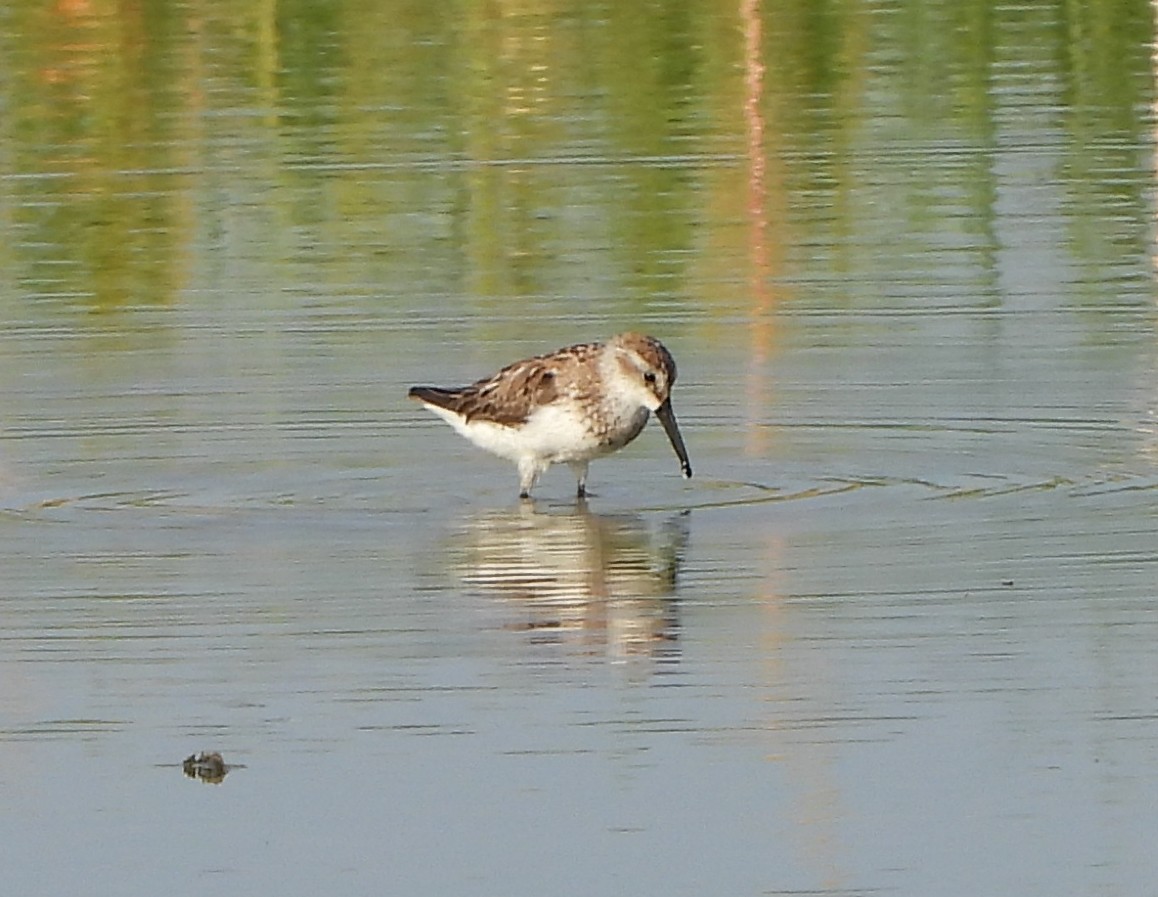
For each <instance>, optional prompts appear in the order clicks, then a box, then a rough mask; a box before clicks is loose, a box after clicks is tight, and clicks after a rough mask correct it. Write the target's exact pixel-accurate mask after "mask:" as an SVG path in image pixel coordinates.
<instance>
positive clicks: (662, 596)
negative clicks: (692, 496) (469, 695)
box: [459, 502, 689, 661]
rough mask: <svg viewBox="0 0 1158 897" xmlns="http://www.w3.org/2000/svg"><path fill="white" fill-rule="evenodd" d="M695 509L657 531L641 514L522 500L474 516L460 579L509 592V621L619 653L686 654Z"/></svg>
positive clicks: (586, 647)
mask: <svg viewBox="0 0 1158 897" xmlns="http://www.w3.org/2000/svg"><path fill="white" fill-rule="evenodd" d="M688 513H689V512H687V511H683V512H680V513H678V514H675V515H674V516H672V517H671V518H669V519H667V520H666V521H664V522H663V523H662V524H661V525H660V526H659V527H658V531H657V532H655V533H653V532H652V529H651V528H650V527H649V526H648V525H647V524H646V523H645V522H644V520H643V519H642V518H640V517H638V516H635V515H613V516H609V515H602V514H593V513H591V511H590V510H588V508H587V505H586V503H585V502H580V503H579V504H578V505H577V506H575V507H572V508H570V509H569V510H568V511H566V512H541V511H539V510H537V509H536V508H535V507H534V506H533V505H529V504H524V505H523V506H521V507H519V508H518V509H517V510H513V511H506V512H490V513H486V514H482V515H480V516H478V517H474V518H472V519H471V520H469V521H467V524H466V531H465V532H464V533H463V537H462V541H461V543H460V544H461V546H462V554H461V557H460V560H459V567H460V573H461V576H462V578H463V581H464V582H465V583H466V584H467V585H468V586H471V587H473V588H476V589H478V590H479V591H481V592H483V593H485V594H488V595H496V596H499V597H502V598H504V599H507V601H508V602H509V604H510V606H512V607H514V608H516V609H517V612H518V617H519V619H518V621H517V622H512V623H510V624H509V625H508V628H510V629H514V630H520V631H525V632H529V633H531V634H532V635H533V636H534V639H535V641H536V642H537V643H543V642H552V643H559V644H565V645H568V646H570V647H573V648H576V649H578V650H579V651H581V652H582V653H585V654H597V653H602V654H605V655H606V656H608V657H609V658H610V659H613V660H625V659H627V658H629V657H633V656H644V657H651V658H654V659H656V660H665V661H671V660H675V659H677V658H678V656H679V651H678V633H679V618H678V613H677V611H678V605H677V602H676V599H675V589H676V578H677V575H678V574H679V570H680V567H681V566H682V564H683V561H684V554H685V549H686V546H687V541H688Z"/></svg>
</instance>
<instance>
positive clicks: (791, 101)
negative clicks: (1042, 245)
mask: <svg viewBox="0 0 1158 897" xmlns="http://www.w3.org/2000/svg"><path fill="white" fill-rule="evenodd" d="M4 24H5V28H4V34H5V37H4V38H2V49H3V53H2V54H0V76H2V77H3V79H4V83H6V84H9V85H11V89H10V91H9V92H8V93H9V99H8V104H9V105H8V108H7V109H6V114H5V116H4V118H3V121H2V122H0V152H2V155H3V158H4V160H5V169H6V172H7V175H8V176H7V177H6V178H5V179H4V185H3V191H4V194H5V205H6V206H7V209H8V211H7V212H6V217H5V219H4V224H3V227H4V229H5V231H6V233H5V237H6V239H5V240H4V241H3V243H4V247H5V248H4V249H3V250H0V251H3V253H4V255H5V260H6V265H5V268H6V269H7V270H9V271H10V272H13V274H12V276H13V281H12V284H11V286H12V287H13V291H14V293H15V294H17V295H19V296H21V297H29V296H31V297H38V298H57V299H60V298H63V299H64V300H66V301H67V302H69V303H73V302H79V303H81V304H82V305H84V306H85V307H87V308H88V309H89V310H108V309H113V308H133V307H140V306H149V305H155V304H167V303H172V302H174V301H175V298H176V297H178V296H180V295H181V294H182V293H183V291H186V290H189V289H193V290H197V291H211V292H212V291H229V290H244V289H246V288H248V289H250V290H251V291H252V292H253V293H255V294H257V295H258V296H268V297H269V298H268V299H259V300H258V301H263V302H265V301H269V302H275V301H278V297H279V296H280V295H281V291H282V290H283V289H285V288H292V289H294V290H305V291H306V292H310V293H315V294H319V295H332V294H334V293H335V292H339V293H340V292H347V293H353V294H362V295H367V296H369V295H372V294H374V293H375V292H377V293H384V294H388V295H393V296H395V297H398V298H399V301H396V302H393V304H391V303H386V305H385V306H384V311H383V313H387V314H388V313H390V312H391V310H392V309H393V310H398V311H412V310H413V305H409V306H407V305H406V303H405V300H404V299H402V298H401V297H405V296H418V297H421V298H420V300H419V301H420V303H421V305H422V307H423V308H424V309H425V310H427V311H428V312H429V313H431V314H435V315H446V316H451V317H457V318H466V317H472V318H473V317H476V316H481V317H478V320H479V322H480V323H478V324H477V325H475V326H477V327H479V328H480V330H481V331H482V333H483V335H485V332H486V329H487V328H488V327H493V326H500V327H504V328H509V326H510V324H509V319H510V317H511V316H515V317H517V318H519V319H520V323H521V324H525V325H526V326H527V327H529V328H531V330H532V331H534V330H535V329H537V328H539V326H540V324H539V322H540V321H548V322H549V321H550V320H551V318H552V316H557V315H559V314H574V313H580V314H586V315H590V316H591V317H594V318H599V319H611V321H612V322H613V326H612V327H611V328H608V329H609V330H610V329H614V326H615V325H617V324H618V322H619V321H629V320H634V319H638V318H645V319H646V318H647V317H649V316H654V317H663V318H665V319H671V318H673V316H674V317H675V318H676V319H678V318H679V316H680V315H679V314H678V313H683V314H688V315H691V314H694V312H695V310H696V309H697V308H701V307H702V308H705V309H710V310H716V311H718V312H719V313H720V314H723V315H734V314H736V313H740V314H744V315H749V316H753V317H755V318H757V319H761V318H764V317H766V316H767V315H769V314H770V313H771V310H772V309H773V308H774V307H775V306H776V305H777V304H779V303H782V302H784V301H787V300H789V299H791V298H793V296H794V295H796V293H797V291H796V290H795V289H790V288H789V287H788V286H786V284H788V283H796V282H800V281H801V280H806V279H812V280H814V281H815V283H816V286H815V287H814V292H816V294H817V296H818V297H819V298H820V299H821V300H822V301H827V302H835V303H841V304H843V303H848V302H858V303H865V302H868V303H870V304H871V303H874V302H878V303H894V302H895V301H897V298H898V296H899V297H901V300H902V301H905V300H906V298H908V297H911V298H913V299H914V300H915V299H916V298H917V297H928V296H929V295H931V294H932V295H934V296H935V295H945V294H965V295H969V296H973V297H975V298H976V299H977V301H982V302H985V303H989V304H992V305H997V304H1000V303H1001V301H1002V293H1003V291H1004V290H1007V289H1008V288H1009V286H1008V278H1006V279H1004V280H1003V278H1002V277H1001V276H999V268H1000V266H1001V264H1002V262H1001V260H1000V255H1001V251H1002V249H1003V248H1006V249H1009V248H1010V247H1013V248H1017V241H1016V239H1014V238H1011V237H1010V235H1009V234H1010V231H1011V229H1012V230H1014V231H1016V230H1017V229H1018V227H1019V222H1018V220H1017V215H1012V216H1011V213H1010V210H1007V209H1006V210H1003V209H1002V208H1001V206H1000V203H999V201H998V195H999V193H1000V192H1001V191H1002V190H1003V189H1004V188H1006V187H1008V186H1009V185H1010V184H1013V186H1014V187H1015V188H1019V187H1020V188H1025V190H1026V191H1027V192H1026V193H1025V195H1026V196H1027V197H1028V199H1029V204H1028V206H1026V205H1021V206H1020V207H1019V208H1018V209H1017V210H1016V211H1017V214H1025V213H1026V212H1027V211H1028V212H1029V213H1034V212H1035V207H1034V205H1033V200H1034V197H1035V196H1037V195H1043V196H1044V194H1036V193H1034V191H1033V190H1032V189H1031V188H1033V186H1034V185H1035V184H1036V183H1038V182H1044V183H1045V184H1046V185H1047V186H1050V185H1060V186H1059V187H1058V189H1057V191H1056V193H1054V194H1051V195H1049V196H1046V197H1045V198H1044V199H1043V203H1044V205H1042V207H1041V214H1043V215H1046V214H1053V210H1054V208H1056V205H1057V204H1058V203H1060V204H1061V208H1060V210H1059V211H1060V215H1061V220H1062V228H1063V233H1062V234H1061V235H1060V237H1061V239H1060V245H1059V246H1057V247H1054V248H1052V249H1051V250H1050V253H1047V254H1043V255H1042V256H1041V257H1040V258H1039V259H1038V261H1039V262H1040V263H1042V264H1046V265H1053V266H1055V267H1056V266H1057V265H1058V264H1060V263H1062V262H1064V264H1065V265H1068V266H1071V267H1073V266H1083V265H1084V266H1087V268H1086V273H1085V274H1084V275H1083V279H1085V280H1088V281H1089V282H1090V283H1096V282H1097V281H1098V279H1099V278H1101V277H1104V276H1108V277H1114V278H1116V279H1118V280H1125V281H1127V282H1128V285H1129V286H1130V288H1131V289H1135V290H1142V289H1143V288H1144V287H1143V281H1144V278H1145V272H1146V270H1147V267H1146V265H1145V264H1140V262H1141V261H1143V260H1144V259H1145V257H1146V256H1147V255H1148V253H1149V246H1148V241H1149V236H1148V235H1149V231H1150V222H1149V200H1148V199H1147V197H1148V196H1149V191H1150V182H1151V180H1152V174H1151V166H1150V162H1149V160H1148V158H1147V156H1146V150H1145V149H1144V148H1145V147H1148V146H1149V144H1150V140H1149V134H1148V127H1149V124H1148V123H1149V119H1150V112H1149V109H1150V103H1151V99H1152V96H1151V95H1152V91H1153V88H1152V83H1153V82H1152V76H1151V72H1150V62H1149V49H1148V42H1149V41H1150V38H1151V31H1152V25H1151V19H1150V9H1149V6H1148V4H1145V3H1141V2H1127V0H1103V2H1097V3H1087V4H1074V3H1068V2H1060V0H1059V2H1054V3H1042V4H1031V5H1020V6H1012V7H1002V6H998V7H994V6H993V5H992V4H991V3H989V2H986V0H972V2H970V0H966V2H948V0H945V2H935V3H886V4H868V3H864V2H854V0H832V2H822V3H816V2H814V0H776V2H759V0H738V2H736V3H735V4H730V5H727V6H720V5H719V4H717V3H714V2H707V0H700V2H691V0H685V2H674V0H673V2H667V3H663V4H658V5H656V4H652V5H649V6H640V5H638V4H616V3H603V4H599V3H595V4H580V3H560V2H556V3H532V2H522V3H499V4H478V3H468V2H461V3H458V4H451V5H448V6H445V7H444V6H440V5H438V4H429V3H418V2H399V3H387V4H377V3H370V2H366V0H346V2H334V3H327V4H321V5H319V4H316V3H306V2H301V0H299V2H285V3H276V2H272V0H267V2H262V3H258V4H241V3H237V2H224V0H223V2H217V3H209V4H173V3H168V2H161V0H146V2H142V3H139V4H133V5H130V6H124V5H123V4H115V3H112V2H110V0H59V2H57V3H55V4H52V5H48V6H45V5H43V4H34V3H28V2H25V3H19V4H16V5H15V6H14V7H12V8H10V9H9V10H8V12H7V13H6V14H5V20H4ZM1055 143H1056V144H1060V152H1059V148H1058V146H1055V145H1054V144H1055ZM1038 157H1040V158H1041V160H1042V166H1040V167H1039V166H1037V164H1036V159H1037V158H1038ZM1015 192H1016V190H1015ZM1016 202H1018V203H1020V202H1021V200H1020V199H1018V200H1016ZM1003 216H1004V217H1006V218H1009V219H1010V221H1007V223H1006V224H1005V225H1004V226H1003V225H1001V223H1000V219H1002V217H1003ZM1107 220H1111V221H1113V222H1114V223H1115V226H1113V227H1110V228H1107V227H1106V226H1105V222H1106V221H1107ZM1057 254H1060V255H1065V256H1066V257H1065V258H1064V259H1060V260H1059V258H1057V257H1055V255H1057ZM946 260H950V261H951V262H952V264H946ZM834 278H835V280H834ZM247 279H248V280H247ZM849 280H858V281H861V282H867V283H870V284H874V286H870V287H869V288H868V289H866V290H862V291H858V292H857V293H856V294H853V293H851V292H850V291H848V290H846V289H844V288H843V286H842V284H843V283H846V282H847V281H849ZM826 281H829V282H830V283H832V286H831V288H828V287H826V286H825V282H826ZM874 292H875V293H876V295H874ZM1099 295H1101V294H1099V293H1098V291H1097V290H1096V289H1094V288H1091V289H1090V290H1089V291H1088V297H1087V298H1086V299H1085V300H1084V303H1085V304H1087V305H1089V306H1090V307H1096V306H1097V305H1098V304H1099ZM677 312H678V313H677ZM710 319H711V316H710V315H709V316H708V320H709V321H710ZM496 320H497V321H498V322H499V323H498V324H495V323H494V322H495V321H496ZM709 326H710V325H709ZM542 327H543V329H544V330H545V331H546V330H550V329H551V325H550V324H549V323H547V324H543V325H542ZM533 335H534V334H533V332H532V333H528V336H533Z"/></svg>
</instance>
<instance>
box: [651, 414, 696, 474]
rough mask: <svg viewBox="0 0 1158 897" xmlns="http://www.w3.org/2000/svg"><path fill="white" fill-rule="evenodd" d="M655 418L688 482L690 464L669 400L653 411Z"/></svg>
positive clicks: (690, 472)
mask: <svg viewBox="0 0 1158 897" xmlns="http://www.w3.org/2000/svg"><path fill="white" fill-rule="evenodd" d="M655 416H656V417H658V418H659V422H660V423H661V424H663V431H664V432H665V433H667V438H668V441H669V442H670V443H671V447H672V448H673V449H675V453H676V457H677V458H679V459H680V470H682V471H683V474H684V479H687V480H690V479H691V478H692V462H691V461H689V460H688V450H687V449H686V448H684V438H683V437H682V436H680V427H679V424H677V423H676V419H675V412H674V411H672V410H671V399H670V398H669V399H667V400H665V401H664V403H663V404H662V405H660V406H659V407H658V408H656V409H655Z"/></svg>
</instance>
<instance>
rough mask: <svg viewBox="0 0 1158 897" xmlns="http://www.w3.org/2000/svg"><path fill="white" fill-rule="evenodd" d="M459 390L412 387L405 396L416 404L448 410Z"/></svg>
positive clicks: (436, 387)
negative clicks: (420, 403)
mask: <svg viewBox="0 0 1158 897" xmlns="http://www.w3.org/2000/svg"><path fill="white" fill-rule="evenodd" d="M459 392H460V390H457V389H443V388H441V387H438V386H412V387H410V392H409V393H407V395H409V396H410V398H412V399H414V400H415V401H416V402H422V403H424V404H426V405H434V406H435V407H436V408H449V407H450V406H451V405H453V404H454V401H455V399H457V398H458V395H459Z"/></svg>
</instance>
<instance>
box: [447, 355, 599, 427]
mask: <svg viewBox="0 0 1158 897" xmlns="http://www.w3.org/2000/svg"><path fill="white" fill-rule="evenodd" d="M598 350H599V345H598V344H596V343H583V344H581V345H578V346H569V347H567V348H566V349H560V350H559V351H557V352H552V353H550V354H548V355H536V356H535V357H534V358H528V359H525V360H524V361H516V362H515V363H514V364H509V365H507V366H506V367H505V368H503V369H502V370H501V371H499V372H498V373H497V374H495V375H494V376H492V377H487V378H485V379H482V380H479V381H477V382H475V383H472V384H470V386H464V387H463V388H462V389H459V390H439V391H438V392H439V393H442V395H439V397H438V398H439V401H437V402H435V404H437V405H439V406H440V407H442V408H446V409H448V410H450V411H454V412H456V413H457V414H461V415H462V416H463V417H464V418H465V419H466V420H467V421H472V420H486V421H491V422H493V423H496V424H502V425H504V426H508V427H513V426H518V425H519V424H522V423H526V420H527V418H528V417H530V416H531V412H532V411H533V410H534V409H535V408H537V407H539V406H542V405H550V404H551V403H552V402H554V401H555V400H557V399H558V398H559V397H560V395H564V394H566V391H567V389H568V388H569V385H570V383H571V382H572V381H573V380H574V379H575V375H576V367H577V366H579V365H581V364H582V362H583V361H584V360H585V359H587V358H589V357H590V356H591V355H592V354H594V353H597V352H598ZM451 394H453V395H451ZM444 399H445V401H443V400H444Z"/></svg>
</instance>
